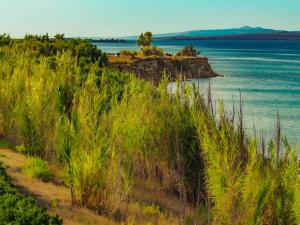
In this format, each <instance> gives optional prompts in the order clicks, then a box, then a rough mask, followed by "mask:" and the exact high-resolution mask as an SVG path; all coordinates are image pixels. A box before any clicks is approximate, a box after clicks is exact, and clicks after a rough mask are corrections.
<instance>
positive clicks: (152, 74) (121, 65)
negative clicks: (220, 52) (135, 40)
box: [109, 55, 219, 83]
mask: <svg viewBox="0 0 300 225" xmlns="http://www.w3.org/2000/svg"><path fill="white" fill-rule="evenodd" d="M109 65H110V67H111V68H114V69H117V70H120V71H127V72H130V73H134V74H136V75H137V76H138V77H139V78H142V79H145V80H149V81H152V82H154V83H158V82H159V81H160V80H161V79H162V77H163V74H164V71H165V72H166V73H167V75H168V76H169V79H170V80H171V81H175V80H176V79H178V78H181V79H184V80H185V79H192V78H208V77H216V76H219V75H218V74H217V73H215V72H214V71H213V69H212V68H211V66H210V64H209V63H208V59H207V57H167V56H163V57H143V58H142V57H138V58H137V57H130V56H112V55H111V56H109Z"/></svg>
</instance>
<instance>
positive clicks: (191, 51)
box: [176, 45, 200, 57]
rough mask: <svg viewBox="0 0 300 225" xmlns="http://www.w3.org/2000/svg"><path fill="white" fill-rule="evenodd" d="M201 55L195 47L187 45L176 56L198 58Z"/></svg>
mask: <svg viewBox="0 0 300 225" xmlns="http://www.w3.org/2000/svg"><path fill="white" fill-rule="evenodd" d="M199 54H200V52H199V51H197V49H195V48H194V46H193V45H187V46H185V47H184V48H183V49H182V50H181V51H179V52H178V53H177V54H176V56H190V57H195V56H197V55H199Z"/></svg>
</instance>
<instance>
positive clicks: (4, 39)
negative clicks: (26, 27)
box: [0, 34, 12, 46]
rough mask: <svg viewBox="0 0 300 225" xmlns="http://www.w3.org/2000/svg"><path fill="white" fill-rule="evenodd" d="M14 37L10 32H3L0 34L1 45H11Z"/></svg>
mask: <svg viewBox="0 0 300 225" xmlns="http://www.w3.org/2000/svg"><path fill="white" fill-rule="evenodd" d="M11 41H12V39H11V37H10V36H9V34H1V35H0V46H4V45H9V44H10V43H11Z"/></svg>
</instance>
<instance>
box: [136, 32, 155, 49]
mask: <svg viewBox="0 0 300 225" xmlns="http://www.w3.org/2000/svg"><path fill="white" fill-rule="evenodd" d="M152 41H153V35H152V33H151V32H149V31H147V32H145V33H141V35H140V36H139V39H138V45H139V46H141V47H146V46H151V44H152Z"/></svg>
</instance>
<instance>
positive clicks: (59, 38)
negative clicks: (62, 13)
mask: <svg viewBox="0 0 300 225" xmlns="http://www.w3.org/2000/svg"><path fill="white" fill-rule="evenodd" d="M54 37H55V39H57V40H64V39H65V34H56V35H55V36H54Z"/></svg>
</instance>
